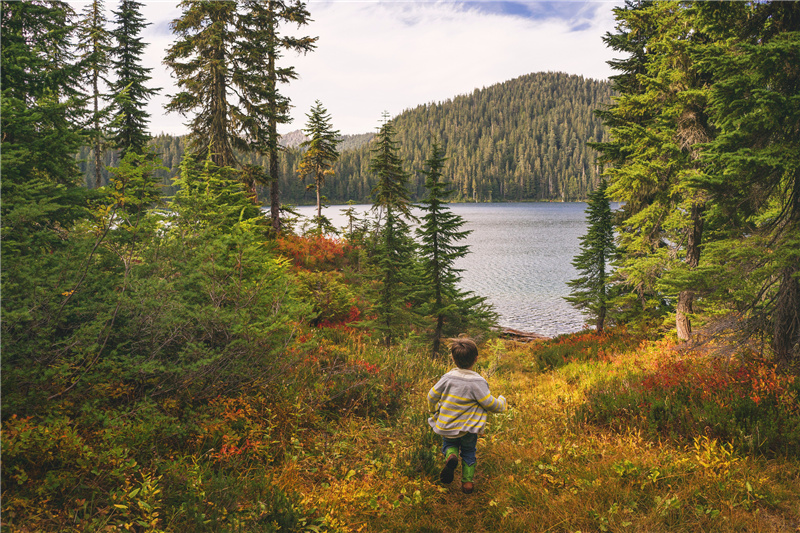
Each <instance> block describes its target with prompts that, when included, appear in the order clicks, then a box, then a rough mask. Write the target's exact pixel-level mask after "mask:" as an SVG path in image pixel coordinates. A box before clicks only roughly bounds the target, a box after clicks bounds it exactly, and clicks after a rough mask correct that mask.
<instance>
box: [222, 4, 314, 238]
mask: <svg viewBox="0 0 800 533" xmlns="http://www.w3.org/2000/svg"><path fill="white" fill-rule="evenodd" d="M243 5H244V7H245V9H246V10H247V14H246V16H244V17H242V18H241V19H240V22H239V27H238V31H239V35H240V39H239V40H238V43H237V49H236V50H237V51H236V53H237V54H238V55H239V56H241V57H242V58H244V59H243V61H244V63H245V64H246V65H248V67H249V68H247V69H243V70H241V71H239V72H237V75H236V77H235V78H234V82H235V83H236V84H237V86H239V87H241V90H240V95H241V97H242V107H243V111H244V114H243V115H242V117H241V121H242V124H243V126H244V128H245V130H246V131H247V132H248V135H249V139H250V143H251V144H250V150H251V151H254V152H257V153H259V154H262V155H265V156H267V158H268V160H269V187H270V216H271V218H272V227H273V228H274V229H275V231H279V230H280V168H279V161H278V156H279V153H280V145H279V144H278V142H279V136H278V124H287V123H289V122H290V121H291V118H290V116H289V108H290V102H289V99H288V98H287V97H286V96H284V95H283V94H281V93H280V91H279V90H278V85H279V84H281V83H288V82H289V81H291V80H294V79H296V78H297V73H296V72H295V70H294V67H292V66H283V65H281V64H280V59H281V57H282V55H283V53H284V51H291V52H297V53H303V54H305V53H307V52H310V51H311V50H313V49H314V48H315V45H314V43H315V42H316V40H317V38H316V37H293V36H287V35H281V34H280V32H279V29H280V28H281V26H285V25H288V24H296V25H297V27H298V28H299V27H301V26H304V25H306V24H308V23H309V22H310V16H309V13H308V10H307V9H306V6H305V2H301V1H299V0H297V1H288V2H287V1H285V0H264V1H262V0H247V1H246V2H244V4H243Z"/></svg>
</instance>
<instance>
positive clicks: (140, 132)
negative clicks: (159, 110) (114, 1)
mask: <svg viewBox="0 0 800 533" xmlns="http://www.w3.org/2000/svg"><path fill="white" fill-rule="evenodd" d="M141 7H142V4H141V3H140V2H136V1H135V0H122V1H121V2H120V5H119V11H114V12H113V13H114V15H115V17H116V18H115V19H114V22H115V23H116V28H115V29H114V30H113V31H112V32H111V33H112V35H113V36H114V40H115V41H116V46H115V49H114V50H113V54H112V58H113V59H112V68H113V71H114V74H115V76H116V78H115V80H114V81H113V82H112V83H111V86H110V92H111V95H112V96H113V97H114V99H115V105H116V108H115V111H114V113H113V117H112V122H111V135H112V142H113V144H114V147H115V148H116V149H118V150H119V151H120V157H121V158H124V157H125V155H126V154H127V153H128V151H133V152H134V153H138V154H141V153H143V152H144V149H145V145H146V144H147V141H148V140H149V139H150V134H149V133H148V131H147V130H148V122H149V118H150V115H149V113H147V111H146V109H145V106H146V104H147V100H149V99H150V98H151V97H152V96H153V95H154V94H156V93H157V92H158V91H159V90H160V89H157V88H151V87H147V82H148V81H149V80H150V71H151V70H153V69H151V68H145V67H144V66H142V55H143V54H144V48H145V43H144V42H142V38H141V37H140V34H141V32H142V30H144V28H146V27H147V26H148V25H149V23H147V22H145V21H144V17H142V15H141V13H140V10H141Z"/></svg>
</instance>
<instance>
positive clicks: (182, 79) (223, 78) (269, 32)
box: [164, 0, 315, 230]
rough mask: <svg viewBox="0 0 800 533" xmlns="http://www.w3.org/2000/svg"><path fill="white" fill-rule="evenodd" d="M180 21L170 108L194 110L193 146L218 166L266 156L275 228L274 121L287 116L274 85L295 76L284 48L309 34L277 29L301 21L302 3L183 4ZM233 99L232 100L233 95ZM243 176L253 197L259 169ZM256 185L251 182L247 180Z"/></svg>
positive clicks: (300, 45)
mask: <svg viewBox="0 0 800 533" xmlns="http://www.w3.org/2000/svg"><path fill="white" fill-rule="evenodd" d="M181 5H182V6H183V8H184V12H183V15H182V16H181V18H180V19H178V20H176V21H174V22H173V25H172V27H173V31H174V32H175V33H177V34H178V36H179V40H178V42H177V43H175V44H174V45H173V46H172V47H171V48H170V49H169V50H168V53H167V57H166V59H165V61H164V62H165V63H166V64H167V65H168V66H170V67H171V68H172V69H173V71H174V72H175V75H176V77H177V78H178V86H179V87H180V88H181V89H182V90H181V92H179V93H178V94H177V95H175V96H173V97H172V100H171V101H170V103H169V104H168V105H167V106H166V107H167V110H168V111H177V112H180V113H182V114H184V115H185V114H187V113H189V112H191V111H195V112H196V116H195V118H194V119H193V120H192V122H191V128H192V140H191V144H190V147H191V149H192V150H193V151H195V152H197V153H198V154H201V155H202V154H205V153H206V152H207V151H208V150H211V154H212V157H213V158H214V162H215V163H216V164H217V165H219V166H231V167H239V166H242V161H239V160H238V158H237V156H236V153H237V151H238V152H240V153H258V154H268V155H269V158H270V160H269V169H270V177H269V181H271V187H272V200H271V202H272V203H271V208H272V211H271V213H272V221H273V227H275V229H276V230H277V229H279V225H280V224H279V221H280V218H279V215H280V213H279V211H280V201H279V194H278V193H279V191H278V173H279V167H278V153H279V151H280V147H279V145H278V134H277V124H279V123H284V122H288V121H289V115H288V110H289V100H288V99H287V98H285V97H284V96H282V95H281V94H280V93H278V92H277V84H278V83H281V82H287V81H289V80H291V79H294V78H296V76H297V75H296V73H295V72H294V68H293V67H279V66H277V61H278V60H279V59H280V57H281V51H282V50H296V51H303V52H305V51H308V50H311V49H312V48H313V43H314V40H315V39H313V38H310V37H304V38H298V39H295V38H291V37H284V36H280V35H279V34H278V27H279V25H281V24H285V23H296V24H298V25H302V24H306V23H307V19H308V12H307V11H306V10H305V4H303V3H301V2H297V3H295V4H291V5H289V4H287V3H286V2H283V1H266V2H258V1H255V0H249V1H247V2H243V3H241V4H238V3H237V2H232V1H218V2H217V1H208V0H205V1H200V2H192V1H184V2H182V3H181ZM234 94H235V95H236V99H235V100H233V99H231V95H234ZM250 170H251V171H250V172H245V173H240V178H241V179H242V180H243V181H245V182H246V183H248V185H249V186H250V187H251V190H250V196H251V198H255V197H256V190H255V183H254V180H256V179H261V180H262V181H263V178H261V176H263V173H261V172H253V171H252V170H253V169H250ZM250 182H253V183H250Z"/></svg>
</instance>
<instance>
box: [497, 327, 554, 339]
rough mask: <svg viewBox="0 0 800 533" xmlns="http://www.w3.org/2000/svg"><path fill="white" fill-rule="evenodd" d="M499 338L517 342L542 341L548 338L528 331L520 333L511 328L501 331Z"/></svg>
mask: <svg viewBox="0 0 800 533" xmlns="http://www.w3.org/2000/svg"><path fill="white" fill-rule="evenodd" d="M500 336H501V337H504V338H506V339H511V340H514V341H517V342H534V341H544V340H548V339H549V338H550V337H546V336H544V335H540V334H538V333H530V332H528V331H520V330H518V329H511V328H503V329H501V330H500Z"/></svg>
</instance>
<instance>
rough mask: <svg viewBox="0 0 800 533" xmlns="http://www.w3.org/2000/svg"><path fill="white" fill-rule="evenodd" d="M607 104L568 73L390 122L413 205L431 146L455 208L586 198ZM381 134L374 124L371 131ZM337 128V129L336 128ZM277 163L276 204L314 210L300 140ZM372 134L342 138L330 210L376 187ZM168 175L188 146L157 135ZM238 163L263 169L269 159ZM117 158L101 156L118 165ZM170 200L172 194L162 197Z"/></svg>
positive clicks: (292, 138)
mask: <svg viewBox="0 0 800 533" xmlns="http://www.w3.org/2000/svg"><path fill="white" fill-rule="evenodd" d="M610 101H611V88H610V85H609V84H608V82H605V81H597V80H592V79H586V78H583V77H581V76H572V75H568V74H564V73H553V72H548V73H535V74H528V75H525V76H521V77H519V78H515V79H513V80H509V81H506V82H503V83H499V84H496V85H492V86H490V87H485V88H483V89H475V91H473V92H472V93H471V94H468V95H462V96H457V97H455V98H453V99H450V100H447V101H444V102H438V103H429V104H424V105H420V106H418V107H415V108H413V109H409V110H406V111H404V112H402V113H401V114H400V115H398V116H397V117H395V118H394V119H392V120H394V122H395V125H396V130H397V132H398V135H397V141H398V144H399V149H400V155H401V157H402V158H403V159H404V160H405V161H406V166H405V168H406V170H408V171H409V172H410V173H411V181H410V189H411V195H412V198H414V199H415V200H416V199H420V198H422V196H423V195H424V194H425V191H424V187H423V184H424V177H423V175H422V174H421V172H420V170H421V169H422V168H423V164H424V161H425V159H426V158H427V157H428V156H429V154H430V149H431V146H432V143H433V142H434V141H438V142H439V143H440V144H441V145H443V146H444V148H445V150H446V155H447V157H448V161H447V163H446V167H445V176H446V177H447V178H448V179H450V180H451V181H452V182H453V184H454V186H455V189H456V195H455V197H454V199H455V200H458V201H526V200H527V201H532V200H533V201H564V200H580V199H584V198H586V196H587V194H588V192H590V191H591V190H593V188H594V185H595V184H596V183H597V180H598V168H597V165H596V163H595V158H596V157H595V153H594V151H593V150H592V149H591V148H589V147H588V146H587V144H586V143H587V142H597V141H601V140H606V135H607V133H606V130H605V128H604V126H603V125H602V123H601V121H600V119H599V118H597V117H596V116H594V110H596V109H598V108H601V107H603V106H604V105H605V104H608V103H610ZM376 125H377V124H376ZM335 126H336V125H335V124H334V127H335ZM284 137H285V138H286V142H285V143H284V145H285V146H286V147H287V149H286V151H285V152H284V153H283V154H282V157H281V192H282V201H283V202H284V203H290V204H304V203H312V202H313V193H309V192H307V191H306V189H305V185H304V184H303V183H301V182H300V180H298V179H297V176H296V173H295V169H296V167H297V163H298V161H299V158H300V155H301V154H300V152H299V148H298V145H299V143H300V142H302V140H303V138H304V136H303V135H302V132H301V131H300V130H296V131H293V132H291V133H289V134H286V135H285V136H284ZM372 137H373V134H372V133H364V134H361V135H350V136H345V137H344V138H343V143H342V145H341V147H340V150H341V152H342V156H341V159H340V160H339V162H338V164H337V165H336V169H335V171H336V174H335V177H333V178H331V179H329V180H328V181H327V183H326V185H325V189H324V190H323V194H324V195H325V196H326V197H327V199H328V202H330V203H345V202H347V201H348V200H355V201H358V202H368V201H369V195H370V193H371V191H372V188H373V187H374V185H375V178H374V176H371V175H370V174H369V172H368V168H369V142H370V140H371V139H372ZM151 143H152V145H153V146H154V148H155V150H156V152H158V153H160V154H162V158H163V162H164V165H165V166H166V167H167V168H168V170H166V171H163V172H162V176H161V177H162V180H163V183H164V184H165V185H166V186H167V187H168V186H169V184H170V180H171V178H172V177H173V176H174V175H175V173H176V172H177V169H178V165H179V164H180V160H181V158H182V157H183V150H184V139H183V138H179V137H170V136H167V135H160V136H158V137H155V138H154V139H153V140H152V141H151ZM78 157H79V159H82V160H85V161H84V162H83V163H82V169H83V171H84V172H85V173H86V175H87V176H89V175H92V173H93V163H92V161H90V160H89V159H91V158H88V149H85V150H84V152H82V153H81V154H79V156H78ZM242 161H243V162H247V163H256V164H261V165H266V160H265V158H262V157H253V156H246V157H242ZM115 162H116V156H115V154H113V153H110V154H107V155H106V164H107V165H114V164H115ZM165 192H167V193H169V192H170V189H169V187H168V188H167V190H166V191H165Z"/></svg>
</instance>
